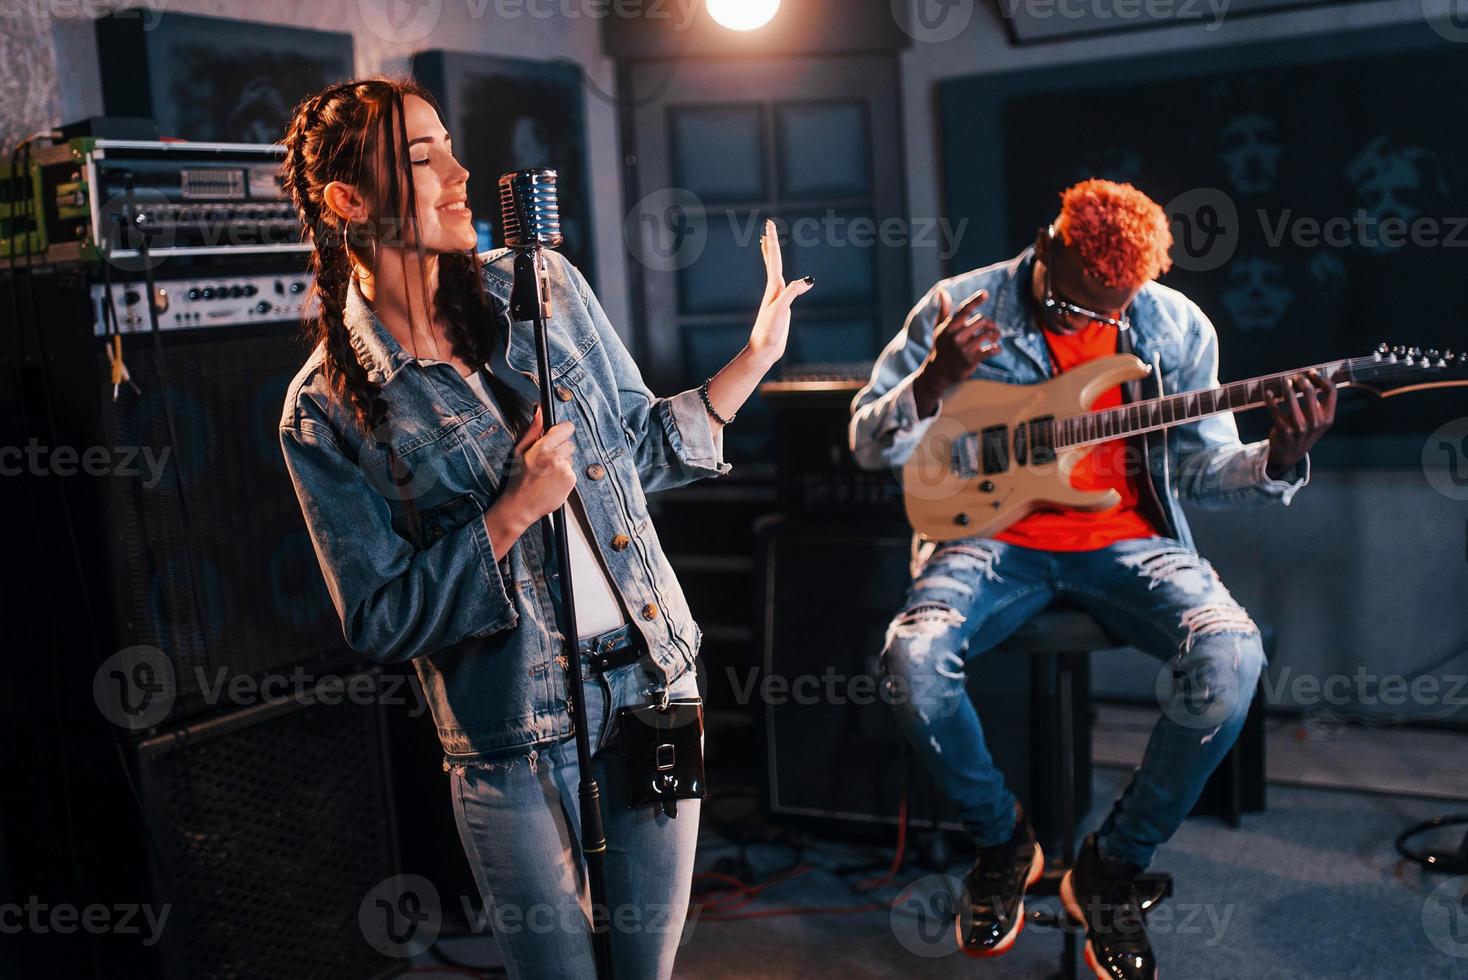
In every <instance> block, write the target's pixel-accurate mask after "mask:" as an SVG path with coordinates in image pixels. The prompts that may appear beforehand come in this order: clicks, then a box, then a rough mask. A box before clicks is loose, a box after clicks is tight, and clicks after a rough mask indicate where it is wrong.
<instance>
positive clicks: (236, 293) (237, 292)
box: [229, 286, 245, 299]
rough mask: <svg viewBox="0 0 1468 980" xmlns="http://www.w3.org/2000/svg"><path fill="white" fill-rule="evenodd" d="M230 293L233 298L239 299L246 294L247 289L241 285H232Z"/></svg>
mask: <svg viewBox="0 0 1468 980" xmlns="http://www.w3.org/2000/svg"><path fill="white" fill-rule="evenodd" d="M229 295H230V297H231V298H233V299H239V298H240V297H241V296H243V295H245V290H244V288H243V287H241V286H230V287H229Z"/></svg>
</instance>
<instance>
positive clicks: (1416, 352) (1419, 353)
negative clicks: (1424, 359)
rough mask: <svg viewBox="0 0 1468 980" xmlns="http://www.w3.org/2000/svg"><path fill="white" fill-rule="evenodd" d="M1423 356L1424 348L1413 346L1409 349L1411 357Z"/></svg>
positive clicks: (1408, 352)
mask: <svg viewBox="0 0 1468 980" xmlns="http://www.w3.org/2000/svg"><path fill="white" fill-rule="evenodd" d="M1421 356H1422V348H1421V347H1413V348H1411V349H1410V350H1408V351H1407V357H1409V358H1412V359H1416V358H1419V357H1421Z"/></svg>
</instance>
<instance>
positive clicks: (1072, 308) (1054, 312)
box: [1040, 225, 1132, 333]
mask: <svg viewBox="0 0 1468 980" xmlns="http://www.w3.org/2000/svg"><path fill="white" fill-rule="evenodd" d="M1041 234H1042V235H1044V236H1045V238H1046V240H1047V241H1051V242H1053V241H1055V226H1054V225H1049V226H1047V227H1046V228H1045V229H1043V230H1042V231H1041ZM1050 267H1051V263H1049V262H1046V263H1045V294H1044V295H1043V296H1041V297H1040V305H1041V306H1042V307H1044V308H1045V312H1047V313H1049V314H1051V319H1052V321H1053V322H1059V323H1061V324H1062V325H1063V326H1065V327H1066V328H1067V331H1068V332H1070V333H1074V332H1075V330H1074V329H1071V328H1070V325H1069V324H1066V323H1064V321H1059V320H1057V319H1056V317H1057V316H1059V315H1069V316H1078V317H1084V318H1085V319H1087V320H1094V321H1095V322H1096V323H1104V324H1106V325H1107V326H1108V327H1115V328H1117V329H1118V330H1129V329H1131V325H1132V322H1131V318H1130V317H1127V316H1125V315H1123V316H1119V317H1115V316H1107V315H1106V314H1104V313H1097V312H1096V311H1095V310H1091V309H1087V308H1086V307H1084V306H1080V305H1077V304H1075V303H1072V302H1069V301H1068V300H1063V299H1059V298H1057V297H1056V295H1055V290H1054V288H1053V287H1052V286H1051V285H1050Z"/></svg>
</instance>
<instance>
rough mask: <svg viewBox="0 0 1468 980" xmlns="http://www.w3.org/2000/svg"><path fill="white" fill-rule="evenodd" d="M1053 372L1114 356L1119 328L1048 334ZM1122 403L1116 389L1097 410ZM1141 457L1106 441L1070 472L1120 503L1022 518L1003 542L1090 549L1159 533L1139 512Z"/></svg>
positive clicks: (1094, 326)
mask: <svg viewBox="0 0 1468 980" xmlns="http://www.w3.org/2000/svg"><path fill="white" fill-rule="evenodd" d="M1045 342H1046V343H1047V344H1048V345H1049V346H1050V359H1051V361H1052V362H1053V363H1054V365H1055V373H1056V374H1061V373H1063V372H1066V371H1069V370H1070V369H1071V368H1073V367H1075V366H1076V365H1078V364H1084V363H1085V362H1086V361H1089V360H1092V359H1093V358H1097V357H1105V356H1107V355H1108V354H1115V353H1116V328H1115V327H1112V326H1108V325H1107V324H1104V323H1091V324H1090V325H1089V326H1087V327H1086V328H1085V329H1084V330H1081V331H1079V332H1078V333H1074V334H1070V335H1064V334H1057V333H1053V332H1052V331H1049V330H1046V331H1045ZM1120 404H1121V386H1120V385H1117V386H1116V387H1115V388H1112V389H1111V390H1110V391H1107V392H1105V393H1103V394H1102V395H1101V397H1100V398H1098V399H1096V403H1095V404H1094V405H1092V406H1091V407H1092V408H1093V409H1100V408H1112V407H1114V406H1116V405H1120ZM1145 478H1146V477H1145V469H1144V468H1143V460H1142V458H1141V453H1140V452H1138V451H1137V450H1136V449H1135V448H1134V447H1129V446H1128V444H1127V440H1126V439H1113V440H1111V441H1110V442H1103V443H1101V444H1100V445H1098V446H1096V447H1095V448H1094V449H1093V450H1091V452H1089V453H1087V454H1086V455H1085V456H1083V457H1082V458H1081V460H1080V461H1079V462H1078V463H1077V464H1076V467H1075V469H1074V470H1073V471H1071V483H1072V484H1074V485H1075V486H1076V487H1078V488H1080V489H1082V490H1106V489H1108V488H1114V489H1115V490H1116V491H1117V492H1118V493H1120V494H1121V503H1119V504H1117V505H1116V506H1115V507H1111V508H1108V509H1106V510H1098V511H1084V510H1075V509H1074V508H1071V507H1056V508H1047V509H1045V510H1039V511H1036V512H1035V513H1033V514H1030V515H1029V516H1028V517H1023V518H1021V519H1020V520H1019V521H1017V522H1016V523H1014V524H1013V525H1011V526H1010V528H1009V529H1008V530H1006V531H1003V532H1001V533H999V534H997V535H995V537H996V538H998V539H999V540H1000V541H1007V542H1008V543H1010V544H1017V545H1021V546H1023V547H1026V548H1039V549H1041V550H1043V551H1091V550H1094V549H1096V548H1105V547H1106V546H1107V545H1111V544H1115V543H1116V542H1118V541H1122V540H1125V539H1127V538H1146V537H1151V536H1152V535H1154V534H1156V533H1157V531H1156V529H1155V528H1153V527H1152V524H1151V523H1150V522H1149V521H1148V520H1147V519H1146V518H1145V517H1143V516H1142V514H1141V512H1140V511H1139V510H1138V509H1137V499H1138V497H1137V480H1139V479H1145Z"/></svg>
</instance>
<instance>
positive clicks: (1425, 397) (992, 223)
mask: <svg viewBox="0 0 1468 980" xmlns="http://www.w3.org/2000/svg"><path fill="white" fill-rule="evenodd" d="M1465 73H1468V49H1465V48H1464V46H1463V45H1458V44H1450V43H1447V42H1445V41H1444V39H1443V38H1442V37H1441V36H1439V35H1438V34H1437V33H1435V32H1434V31H1433V30H1432V29H1431V28H1430V27H1429V26H1428V25H1426V24H1423V25H1420V26H1408V27H1402V28H1396V29H1373V30H1372V31H1369V32H1354V33H1350V34H1338V35H1327V36H1324V37H1321V38H1314V39H1312V40H1311V42H1310V44H1309V45H1302V44H1300V43H1299V42H1297V41H1288V42H1270V43H1267V44H1260V45H1253V46H1248V47H1239V48H1233V49H1229V50H1204V51H1198V52H1192V53H1189V55H1188V56H1187V57H1185V58H1183V57H1178V56H1177V55H1176V54H1167V55H1159V56H1154V57H1136V58H1128V59H1125V60H1121V61H1116V62H1097V63H1094V64H1088V65H1086V66H1085V68H1084V70H1083V71H1082V72H1081V73H1079V74H1068V73H1066V72H1064V71H1055V70H1053V69H1047V70H1045V71H1042V72H1025V73H1017V74H1012V75H1001V76H993V75H990V76H984V77H982V78H972V79H962V80H958V81H954V82H949V83H946V84H945V86H944V90H943V112H944V123H945V125H944V130H945V148H944V149H945V161H946V167H947V187H948V198H949V210H950V212H951V213H950V216H949V217H950V219H951V220H954V221H958V220H962V219H963V218H968V219H970V221H971V222H972V226H973V233H972V234H970V235H969V236H967V237H966V238H965V240H964V241H963V242H962V244H961V246H960V248H959V253H958V255H957V257H956V260H955V262H954V264H953V269H954V271H959V270H962V269H968V268H975V267H978V266H981V265H985V264H988V263H990V262H995V261H998V260H1000V259H1004V258H1007V257H1009V256H1012V255H1014V254H1015V253H1017V252H1018V251H1019V250H1020V249H1021V248H1023V247H1024V246H1025V245H1027V244H1029V243H1031V242H1033V241H1034V238H1035V232H1036V229H1037V228H1038V227H1040V226H1041V225H1043V224H1044V223H1045V222H1047V221H1049V220H1050V219H1052V218H1053V217H1054V216H1055V214H1056V213H1057V211H1058V210H1059V192H1060V191H1061V190H1062V189H1063V188H1065V187H1067V186H1069V185H1070V184H1072V183H1074V182H1076V181H1078V180H1082V179H1084V178H1086V177H1092V176H1094V177H1103V178H1109V179H1113V180H1121V181H1126V182H1129V183H1132V184H1135V185H1136V186H1137V187H1139V188H1140V189H1141V190H1143V191H1144V192H1146V193H1147V194H1148V195H1150V196H1151V197H1152V198H1153V199H1154V200H1156V201H1157V202H1158V203H1160V204H1162V205H1163V206H1164V207H1166V208H1167V210H1168V212H1169V214H1170V215H1171V216H1172V219H1173V235H1174V239H1175V244H1174V247H1173V252H1172V258H1173V269H1172V270H1171V271H1170V272H1168V273H1167V274H1166V275H1164V276H1163V277H1162V280H1161V281H1162V282H1163V284H1165V285H1168V286H1172V287H1174V288H1176V289H1179V290H1181V291H1182V292H1183V293H1184V294H1186V295H1187V296H1188V297H1189V298H1191V299H1192V300H1193V301H1195V302H1196V303H1197V304H1198V305H1199V306H1200V307H1201V308H1202V310H1203V312H1204V313H1205V314H1206V315H1207V316H1208V317H1209V318H1210V319H1211V320H1212V321H1213V324H1214V325H1215V326H1216V327H1217V329H1218V335H1219V341H1220V343H1219V347H1220V370H1219V373H1220V377H1221V380H1224V381H1228V380H1236V379H1241V378H1246V377H1253V376H1257V375H1261V374H1266V373H1270V372H1273V371H1281V370H1286V369H1290V368H1294V367H1299V366H1303V365H1308V364H1316V363H1320V362H1322V361H1326V360H1330V359H1333V358H1337V357H1346V356H1354V355H1360V354H1364V353H1367V352H1368V351H1370V350H1371V349H1372V348H1373V347H1374V346H1375V345H1376V344H1377V343H1378V342H1381V341H1386V342H1389V343H1392V344H1406V345H1409V346H1411V345H1417V346H1421V347H1424V348H1428V347H1438V348H1443V349H1454V350H1458V349H1460V348H1461V346H1462V337H1463V329H1462V326H1461V325H1462V324H1463V322H1464V321H1465V318H1468V294H1465V293H1463V291H1462V290H1461V288H1459V283H1460V281H1461V278H1462V277H1461V269H1462V265H1463V261H1464V259H1465V257H1468V136H1465V135H1464V133H1463V132H1462V130H1461V128H1460V127H1457V126H1454V125H1452V124H1451V123H1450V122H1449V121H1448V116H1447V115H1445V113H1447V112H1448V111H1449V110H1446V109H1445V108H1444V105H1443V103H1442V101H1441V99H1439V98H1434V97H1433V96H1432V93H1434V92H1450V91H1454V90H1455V89H1454V86H1455V84H1456V83H1455V80H1456V79H1461V78H1462V77H1464V74H1465ZM995 136H998V137H1000V138H998V139H995V138H994V137H995ZM1351 402H1354V404H1343V413H1342V415H1341V417H1340V418H1339V419H1338V421H1337V425H1336V429H1335V430H1334V431H1333V432H1332V435H1331V438H1330V439H1328V440H1326V441H1325V442H1323V443H1322V444H1321V445H1320V447H1318V448H1319V451H1318V453H1317V454H1316V455H1317V458H1318V460H1319V461H1320V462H1321V463H1322V464H1324V465H1330V464H1332V463H1336V464H1348V463H1349V464H1369V465H1393V466H1416V465H1420V457H1421V452H1422V444H1423V438H1424V437H1425V436H1426V435H1427V434H1429V433H1431V432H1432V431H1434V430H1435V429H1436V428H1437V427H1438V426H1440V425H1442V424H1443V423H1444V422H1446V421H1448V420H1449V419H1452V418H1455V417H1458V416H1461V415H1463V414H1464V408H1465V402H1468V393H1465V392H1464V390H1463V389H1447V390H1443V391H1438V392H1427V393H1423V394H1414V395H1408V396H1405V397H1402V398H1393V399H1388V400H1386V401H1383V402H1380V403H1372V404H1366V400H1365V399H1364V398H1354V397H1353V398H1352V399H1351ZM1355 409H1360V410H1355ZM1239 425H1240V429H1241V430H1242V431H1243V433H1244V436H1245V438H1246V439H1247V438H1261V437H1262V436H1263V434H1264V430H1265V429H1267V425H1268V415H1267V413H1265V412H1262V411H1257V412H1247V413H1243V414H1241V415H1240V416H1239Z"/></svg>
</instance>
